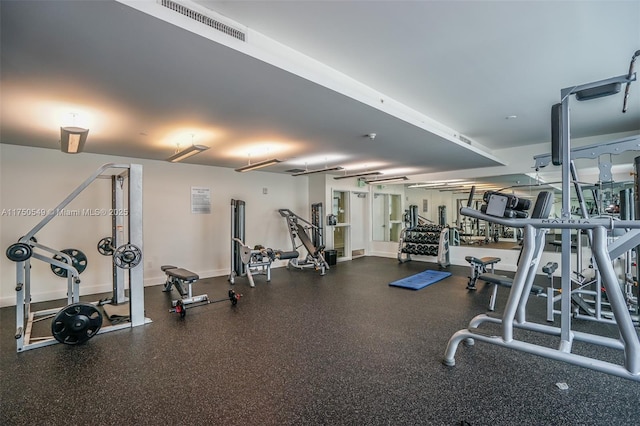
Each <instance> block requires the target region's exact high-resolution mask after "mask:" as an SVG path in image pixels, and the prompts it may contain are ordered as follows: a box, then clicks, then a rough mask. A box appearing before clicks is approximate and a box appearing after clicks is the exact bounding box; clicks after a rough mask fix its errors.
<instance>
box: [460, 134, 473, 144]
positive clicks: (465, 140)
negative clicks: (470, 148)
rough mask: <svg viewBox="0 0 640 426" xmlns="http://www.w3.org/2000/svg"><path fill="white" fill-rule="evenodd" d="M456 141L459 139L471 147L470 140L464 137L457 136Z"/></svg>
mask: <svg viewBox="0 0 640 426" xmlns="http://www.w3.org/2000/svg"><path fill="white" fill-rule="evenodd" d="M458 139H460V140H461V141H462V142H464V143H466V144H468V145H471V139H469V138H467V137H466V136H463V135H458Z"/></svg>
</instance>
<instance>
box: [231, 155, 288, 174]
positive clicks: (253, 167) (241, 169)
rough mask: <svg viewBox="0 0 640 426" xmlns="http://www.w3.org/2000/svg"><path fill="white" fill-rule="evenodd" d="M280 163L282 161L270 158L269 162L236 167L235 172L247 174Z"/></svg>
mask: <svg viewBox="0 0 640 426" xmlns="http://www.w3.org/2000/svg"><path fill="white" fill-rule="evenodd" d="M281 162H282V160H278V159H277V158H272V159H271V160H264V161H260V162H258V163H253V164H251V163H249V164H247V165H246V166H243V167H238V168H237V169H236V172H248V171H250V170H256V169H261V168H263V167H267V166H271V165H272V164H277V163H281Z"/></svg>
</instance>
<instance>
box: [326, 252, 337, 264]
mask: <svg viewBox="0 0 640 426" xmlns="http://www.w3.org/2000/svg"><path fill="white" fill-rule="evenodd" d="M324 260H326V261H327V264H328V265H329V266H335V265H336V263H338V251H337V250H325V251H324Z"/></svg>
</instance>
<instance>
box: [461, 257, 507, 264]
mask: <svg viewBox="0 0 640 426" xmlns="http://www.w3.org/2000/svg"><path fill="white" fill-rule="evenodd" d="M464 260H466V261H467V262H469V263H471V264H475V265H480V266H487V265H492V264H494V263H498V262H500V260H501V259H500V258H499V257H480V258H478V257H475V256H466V257H465V258H464Z"/></svg>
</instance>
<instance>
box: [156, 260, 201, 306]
mask: <svg viewBox="0 0 640 426" xmlns="http://www.w3.org/2000/svg"><path fill="white" fill-rule="evenodd" d="M160 269H162V271H163V272H164V273H165V274H167V282H166V283H165V285H164V289H162V291H164V292H167V293H168V292H170V291H171V287H175V288H176V290H178V293H180V296H181V297H182V299H181V301H182V305H189V304H192V303H199V302H206V301H207V300H209V297H208V296H207V295H206V294H202V295H200V296H195V297H194V296H193V292H192V288H191V286H192V285H193V283H195V282H196V281H198V280H199V279H200V277H199V276H198V274H196V273H195V272H191V271H188V270H186V269H183V268H178V267H176V266H173V265H164V266H161V267H160ZM185 286H186V288H185ZM177 304H178V300H173V301H172V302H171V306H172V307H174V308H175V307H176V305H177Z"/></svg>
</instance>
